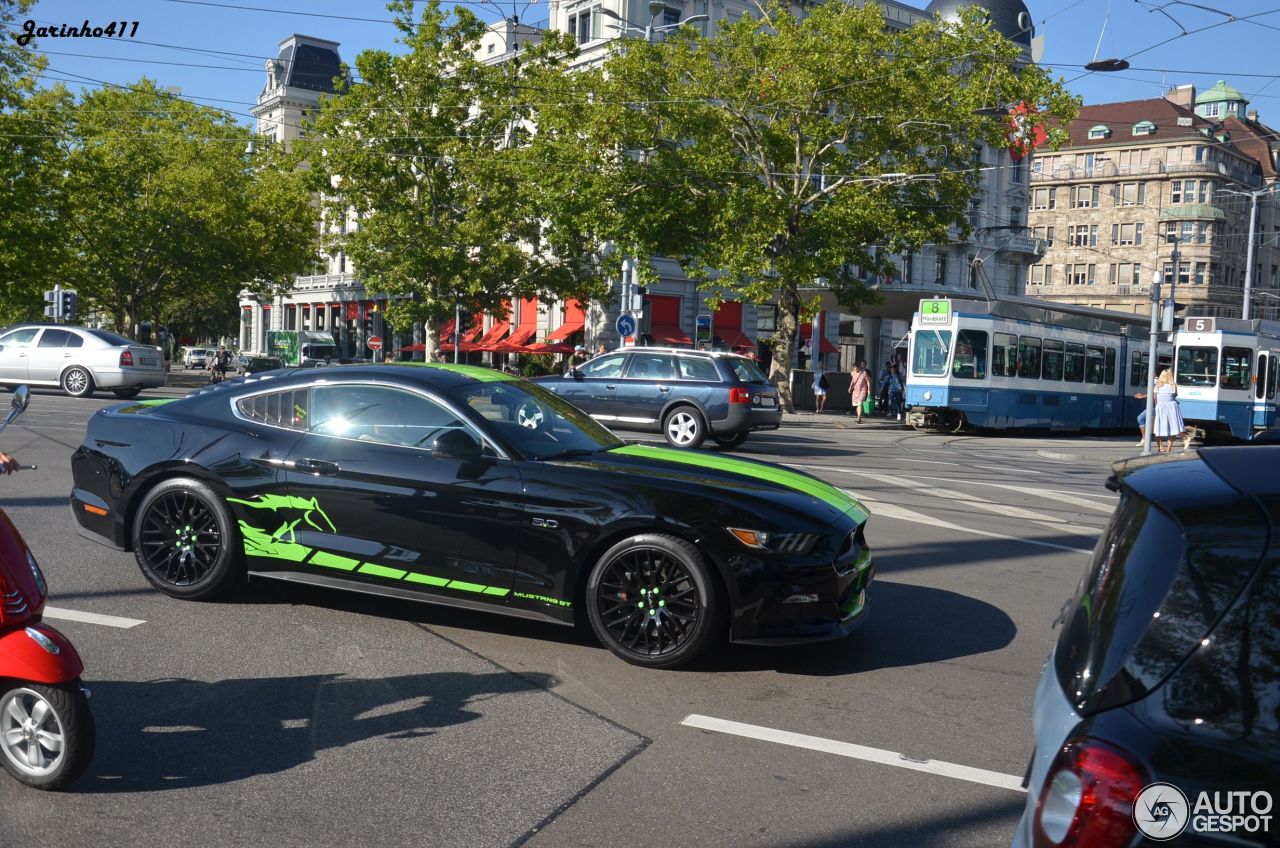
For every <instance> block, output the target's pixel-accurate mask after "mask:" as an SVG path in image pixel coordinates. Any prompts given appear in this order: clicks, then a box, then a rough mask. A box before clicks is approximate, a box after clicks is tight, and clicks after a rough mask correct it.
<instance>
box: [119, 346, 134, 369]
mask: <svg viewBox="0 0 1280 848" xmlns="http://www.w3.org/2000/svg"><path fill="white" fill-rule="evenodd" d="M126 366H128V367H133V351H129V350H126V351H121V353H120V367H121V368H124V367H126Z"/></svg>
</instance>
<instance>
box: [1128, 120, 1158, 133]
mask: <svg viewBox="0 0 1280 848" xmlns="http://www.w3.org/2000/svg"><path fill="white" fill-rule="evenodd" d="M1155 131H1156V125H1155V124H1153V123H1152V122H1151V121H1138V123H1136V124H1134V125H1133V134H1134V135H1153V134H1154V133H1155Z"/></svg>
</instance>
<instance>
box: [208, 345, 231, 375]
mask: <svg viewBox="0 0 1280 848" xmlns="http://www.w3.org/2000/svg"><path fill="white" fill-rule="evenodd" d="M230 367H231V354H230V353H229V352H228V351H227V348H226V345H220V346H219V347H218V352H217V353H215V354H214V355H213V358H212V359H210V360H209V382H210V383H221V382H222V381H223V380H225V379H227V370H228V369H229V368H230Z"/></svg>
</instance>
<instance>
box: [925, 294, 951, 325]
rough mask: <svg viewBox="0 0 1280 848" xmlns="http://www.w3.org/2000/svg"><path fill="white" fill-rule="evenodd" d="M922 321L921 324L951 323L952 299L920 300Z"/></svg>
mask: <svg viewBox="0 0 1280 848" xmlns="http://www.w3.org/2000/svg"><path fill="white" fill-rule="evenodd" d="M920 323H921V324H950V323H951V301H949V300H922V301H920Z"/></svg>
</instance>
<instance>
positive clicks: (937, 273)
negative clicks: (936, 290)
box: [933, 253, 947, 286]
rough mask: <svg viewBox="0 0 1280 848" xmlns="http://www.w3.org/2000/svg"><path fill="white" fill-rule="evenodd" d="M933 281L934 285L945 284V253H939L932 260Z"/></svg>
mask: <svg viewBox="0 0 1280 848" xmlns="http://www.w3.org/2000/svg"><path fill="white" fill-rule="evenodd" d="M933 282H934V284H935V285H939V286H945V285H946V284H947V254H945V253H939V254H937V255H936V256H935V257H934V260H933Z"/></svg>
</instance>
